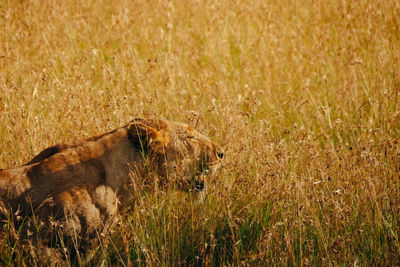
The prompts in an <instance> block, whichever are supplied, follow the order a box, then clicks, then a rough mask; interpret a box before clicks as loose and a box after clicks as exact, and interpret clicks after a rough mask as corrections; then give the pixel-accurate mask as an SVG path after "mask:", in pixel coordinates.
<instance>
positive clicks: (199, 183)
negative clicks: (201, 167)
mask: <svg viewBox="0 0 400 267" xmlns="http://www.w3.org/2000/svg"><path fill="white" fill-rule="evenodd" d="M194 182H195V185H194V189H195V190H196V191H202V190H203V189H204V182H203V181H198V180H196V181H194Z"/></svg>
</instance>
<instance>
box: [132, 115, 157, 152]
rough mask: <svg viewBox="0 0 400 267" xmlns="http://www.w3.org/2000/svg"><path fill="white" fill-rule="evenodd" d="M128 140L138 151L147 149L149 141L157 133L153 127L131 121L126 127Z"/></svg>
mask: <svg viewBox="0 0 400 267" xmlns="http://www.w3.org/2000/svg"><path fill="white" fill-rule="evenodd" d="M127 130H128V136H129V140H130V141H131V143H132V144H133V146H134V147H135V148H137V149H138V150H140V151H145V152H146V151H147V150H148V148H149V145H150V143H152V141H153V140H154V139H156V138H157V136H158V135H159V133H158V131H157V130H156V129H154V128H153V127H150V126H147V125H145V124H143V123H140V122H132V123H131V124H129V125H128V127H127Z"/></svg>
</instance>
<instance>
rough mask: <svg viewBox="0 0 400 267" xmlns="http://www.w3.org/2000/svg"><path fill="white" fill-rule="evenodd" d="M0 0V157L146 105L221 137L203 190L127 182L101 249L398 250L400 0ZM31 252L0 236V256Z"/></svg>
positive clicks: (132, 253) (220, 252)
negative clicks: (202, 193)
mask: <svg viewBox="0 0 400 267" xmlns="http://www.w3.org/2000/svg"><path fill="white" fill-rule="evenodd" d="M0 14H1V15H0V27H1V31H0V122H1V123H0V168H10V167H14V166H18V165H21V164H23V163H25V162H27V161H28V160H29V159H31V158H32V157H33V156H34V155H35V154H36V153H38V152H40V151H41V150H43V149H44V148H46V147H48V146H50V145H53V144H56V143H61V142H70V141H73V140H76V139H82V138H85V137H89V136H93V135H97V134H100V133H103V132H106V131H110V130H112V129H114V128H116V127H118V126H121V125H123V124H125V123H127V122H128V121H129V120H131V119H132V118H133V117H138V116H140V117H148V116H150V117H160V118H165V119H169V120H176V121H181V122H185V123H188V124H189V125H191V126H193V127H194V128H196V129H197V130H198V131H200V132H202V133H204V134H205V135H207V136H209V137H210V138H211V139H213V140H215V141H217V142H218V143H220V144H221V145H222V146H223V147H224V149H225V158H224V162H223V166H222V168H221V170H220V171H219V173H218V179H217V180H216V181H213V182H212V183H209V184H208V185H207V194H206V197H205V198H204V200H203V201H198V200H197V199H196V198H192V196H191V195H190V194H186V193H182V192H176V191H174V190H167V192H164V191H163V190H143V191H140V192H136V193H134V194H133V197H134V199H135V201H134V202H133V206H132V207H130V209H126V210H125V209H122V213H123V217H122V220H123V222H124V223H123V226H120V227H119V228H117V229H116V232H115V233H114V235H113V236H110V237H109V238H110V240H111V242H110V243H109V245H107V246H105V247H102V248H101V249H99V252H98V253H97V254H96V255H95V257H94V258H93V259H92V260H91V263H92V264H98V263H100V262H103V263H108V264H109V265H115V264H118V265H126V264H128V262H130V263H131V264H133V265H153V266H177V265H190V266H192V265H196V266H220V265H235V266H238V265H240V266H242V265H245V266H249V265H250V266H260V265H261V266H262V265H298V266H307V265H320V266H336V265H345V266H349V265H354V266H365V265H386V266H389V265H400V240H399V238H400V237H399V235H400V143H399V141H400V140H399V138H400V2H399V1H396V0H389V1H386V0H368V1H367V0H360V1H350V0H328V1H311V0H299V1H295V0H282V1H277V0H271V1H262V0H255V1H128V0H121V1H116V0H103V1H94V0H91V1H76V0H75V1H74V0H72V1H51V0H47V1H40V0H30V1H28V0H4V1H0ZM120 231H124V232H125V233H126V234H127V235H128V236H129V240H130V242H129V244H123V242H122V241H121V238H120V234H119V233H120ZM31 249H32V250H34V249H35V248H31ZM126 251H128V253H126ZM32 257H33V256H32V253H31V251H29V249H26V248H25V247H23V246H22V245H21V244H20V243H19V241H13V242H12V241H11V240H1V241H0V260H1V262H2V265H3V264H17V265H21V264H23V263H29V262H32ZM83 257H85V255H83ZM33 260H35V259H33Z"/></svg>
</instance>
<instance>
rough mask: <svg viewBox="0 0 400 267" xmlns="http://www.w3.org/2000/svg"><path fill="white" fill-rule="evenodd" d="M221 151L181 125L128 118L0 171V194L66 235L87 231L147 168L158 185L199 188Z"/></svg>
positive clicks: (110, 210) (111, 209)
mask: <svg viewBox="0 0 400 267" xmlns="http://www.w3.org/2000/svg"><path fill="white" fill-rule="evenodd" d="M222 155H223V154H222V149H221V147H220V146H218V145H217V144H216V143H214V142H212V141H210V140H209V139H208V138H206V137H205V136H203V135H201V134H199V133H198V132H196V131H194V130H193V129H192V128H190V127H189V126H187V125H185V124H181V123H177V122H171V121H166V120H158V119H135V120H133V121H131V122H130V123H129V124H127V125H125V126H123V127H121V128H118V129H116V130H114V131H112V132H110V133H106V134H103V135H101V136H97V137H92V138H89V139H86V140H83V141H79V142H75V143H72V144H59V145H56V146H53V147H50V148H47V149H45V150H43V151H42V152H41V153H39V154H38V155H37V156H36V157H34V158H33V159H32V160H31V161H30V162H28V163H27V164H25V165H24V166H21V167H17V168H12V169H6V170H0V194H1V198H2V200H3V201H4V202H5V203H8V205H9V206H11V208H12V209H14V210H13V212H16V210H17V209H18V210H20V211H22V212H23V213H24V215H26V216H31V217H35V218H37V220H38V221H42V222H44V223H45V224H46V225H47V226H48V227H50V226H54V225H56V226H60V227H61V228H62V230H63V232H64V234H66V235H68V236H77V235H78V236H81V235H90V234H93V233H95V232H97V231H99V230H100V229H101V228H102V227H104V225H105V224H106V222H107V219H108V218H110V216H114V215H116V214H117V212H118V206H119V203H120V196H121V195H122V194H124V190H125V189H126V185H127V184H128V183H129V179H141V178H142V177H143V176H144V175H146V174H145V170H149V169H150V170H152V171H153V172H155V173H156V174H157V177H158V179H159V180H160V182H161V183H162V184H175V185H177V187H179V188H181V189H190V188H193V186H194V185H198V187H199V188H200V189H201V187H202V185H203V182H204V181H202V179H204V175H201V174H202V173H203V171H204V170H206V169H209V170H211V171H212V170H213V169H215V167H216V166H217V165H218V163H219V161H220V159H221V158H222ZM146 166H147V167H146ZM145 167H146V168H145ZM149 167H150V168H149ZM39 206H40V208H38V207H39ZM18 212H19V211H18ZM18 212H17V213H18ZM21 214H22V213H21ZM48 227H43V229H48Z"/></svg>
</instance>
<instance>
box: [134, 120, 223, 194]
mask: <svg viewBox="0 0 400 267" xmlns="http://www.w3.org/2000/svg"><path fill="white" fill-rule="evenodd" d="M127 128H128V133H129V136H130V138H131V140H132V141H133V142H134V143H135V144H136V146H137V147H138V148H139V149H140V150H141V151H143V153H144V154H145V155H148V158H149V159H151V160H152V161H153V162H152V163H153V164H151V165H152V166H153V167H154V166H155V167H156V172H157V174H158V175H159V177H160V181H161V182H162V183H163V184H174V185H177V186H178V188H180V189H183V190H195V191H201V190H203V188H204V186H205V182H206V180H207V179H208V178H210V177H212V175H213V174H214V173H215V171H216V169H218V167H219V165H220V162H221V159H222V158H223V156H224V154H223V149H222V147H221V146H219V145H218V144H216V143H215V142H213V141H211V140H210V139H208V138H207V137H205V136H204V135H202V134H200V133H198V132H197V131H195V130H194V129H193V128H191V127H190V126H188V125H186V124H183V123H178V122H172V121H165V120H159V119H135V120H133V121H132V122H131V123H130V124H128V125H127Z"/></svg>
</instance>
